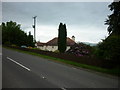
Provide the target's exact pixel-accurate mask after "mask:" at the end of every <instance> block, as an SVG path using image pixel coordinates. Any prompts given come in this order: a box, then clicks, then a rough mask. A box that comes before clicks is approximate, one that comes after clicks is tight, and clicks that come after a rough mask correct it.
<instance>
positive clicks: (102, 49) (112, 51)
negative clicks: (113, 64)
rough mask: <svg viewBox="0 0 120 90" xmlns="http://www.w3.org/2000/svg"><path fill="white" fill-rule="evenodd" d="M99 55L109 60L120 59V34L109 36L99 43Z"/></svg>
mask: <svg viewBox="0 0 120 90" xmlns="http://www.w3.org/2000/svg"><path fill="white" fill-rule="evenodd" d="M98 55H99V56H100V57H102V58H105V59H107V60H114V61H118V60H120V36H115V35H114V36H109V37H108V38H106V39H105V40H103V42H101V43H100V44H98Z"/></svg>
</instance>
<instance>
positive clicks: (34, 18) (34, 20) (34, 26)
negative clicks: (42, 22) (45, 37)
mask: <svg viewBox="0 0 120 90" xmlns="http://www.w3.org/2000/svg"><path fill="white" fill-rule="evenodd" d="M36 17H37V16H34V17H33V24H34V25H33V28H34V42H35V41H36V33H35V32H36Z"/></svg>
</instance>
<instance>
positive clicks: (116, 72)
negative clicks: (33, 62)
mask: <svg viewBox="0 0 120 90" xmlns="http://www.w3.org/2000/svg"><path fill="white" fill-rule="evenodd" d="M4 48H7V49H11V50H15V51H18V52H22V53H26V54H30V55H34V56H38V57H42V58H45V59H49V60H52V61H57V62H61V63H64V64H68V65H72V66H76V67H80V68H85V69H88V70H89V69H90V70H93V71H96V72H101V73H106V74H110V75H115V76H120V70H119V68H114V69H106V68H100V67H96V66H92V65H86V64H81V63H77V62H73V61H70V60H64V59H60V58H55V57H50V56H46V55H41V54H38V53H34V52H29V51H23V50H19V49H15V48H9V47H5V46H4Z"/></svg>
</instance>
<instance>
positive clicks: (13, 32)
mask: <svg viewBox="0 0 120 90" xmlns="http://www.w3.org/2000/svg"><path fill="white" fill-rule="evenodd" d="M1 26H2V44H5V45H11V44H15V45H17V46H21V45H26V46H32V47H33V46H34V43H33V36H32V35H31V34H30V33H29V35H28V36H27V34H26V33H25V32H24V31H22V30H21V29H20V24H17V23H16V22H13V21H10V22H6V23H2V25H1Z"/></svg>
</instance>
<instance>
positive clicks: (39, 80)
mask: <svg viewBox="0 0 120 90" xmlns="http://www.w3.org/2000/svg"><path fill="white" fill-rule="evenodd" d="M2 70H3V71H2V72H3V73H2V87H3V88H61V89H62V90H67V88H118V78H117V77H112V76H106V75H104V74H98V73H94V72H91V71H87V70H84V69H77V68H75V67H71V66H67V65H64V64H61V63H57V62H53V61H50V60H47V59H44V58H40V57H37V56H33V55H29V54H25V53H20V52H17V51H13V50H9V49H5V48H3V54H2Z"/></svg>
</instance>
